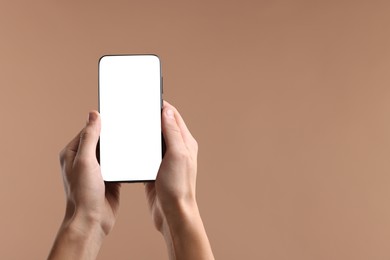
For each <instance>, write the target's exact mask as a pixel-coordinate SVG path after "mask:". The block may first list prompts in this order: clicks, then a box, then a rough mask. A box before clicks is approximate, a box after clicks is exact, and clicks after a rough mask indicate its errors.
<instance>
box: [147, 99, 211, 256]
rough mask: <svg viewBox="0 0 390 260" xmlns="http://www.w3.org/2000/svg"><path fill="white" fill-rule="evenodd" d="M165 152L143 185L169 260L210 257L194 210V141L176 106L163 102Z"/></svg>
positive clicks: (198, 216)
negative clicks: (153, 175)
mask: <svg viewBox="0 0 390 260" xmlns="http://www.w3.org/2000/svg"><path fill="white" fill-rule="evenodd" d="M162 131H163V136H164V140H165V143H166V152H165V155H164V158H163V161H162V163H161V166H160V169H159V172H158V175H157V179H156V181H155V182H149V183H146V184H145V191H146V195H147V199H148V203H149V207H150V209H151V213H152V218H153V221H154V224H155V226H156V228H157V230H158V231H160V232H161V233H162V234H163V236H164V238H165V241H166V243H167V247H168V249H169V254H170V258H171V259H214V257H213V254H212V251H211V247H210V243H209V241H208V238H207V235H206V231H205V229H204V226H203V222H202V219H201V217H200V213H199V210H198V206H197V202H196V196H195V188H196V174H197V154H198V144H197V142H196V140H195V139H194V137H193V136H192V135H191V133H190V131H189V130H188V128H187V126H186V124H185V122H184V120H183V118H182V117H181V115H180V114H179V112H178V111H177V109H176V108H174V107H173V106H172V105H170V104H169V103H168V102H166V101H164V106H163V112H162Z"/></svg>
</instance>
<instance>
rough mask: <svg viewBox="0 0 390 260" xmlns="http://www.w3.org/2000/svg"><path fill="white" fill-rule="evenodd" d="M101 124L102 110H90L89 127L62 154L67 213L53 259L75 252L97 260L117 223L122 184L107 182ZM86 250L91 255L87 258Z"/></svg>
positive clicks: (51, 256) (65, 256)
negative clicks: (98, 152) (100, 155)
mask: <svg viewBox="0 0 390 260" xmlns="http://www.w3.org/2000/svg"><path fill="white" fill-rule="evenodd" d="M100 127H101V122H100V116H99V113H98V112H96V111H93V112H90V113H89V118H88V121H87V123H86V126H85V127H84V128H83V129H82V131H81V132H80V133H79V134H78V135H77V136H76V137H75V138H74V139H73V140H72V141H71V142H70V143H69V144H68V145H67V146H66V147H65V148H64V149H63V150H62V151H61V153H60V162H61V168H62V177H63V181H64V188H65V195H66V212H65V217H64V220H63V223H62V226H61V228H60V231H59V233H58V235H57V238H56V242H55V244H54V246H53V249H52V252H51V254H50V256H49V258H50V259H58V258H57V257H59V258H61V257H64V259H66V258H68V259H76V258H69V257H70V256H73V254H72V253H74V256H76V255H77V259H85V258H89V257H88V256H90V258H91V259H93V258H94V255H95V256H96V255H97V253H98V251H99V249H100V244H101V243H102V239H103V238H104V237H105V236H106V235H107V234H108V233H109V232H110V231H111V229H112V228H113V226H114V223H115V220H116V216H117V214H118V209H119V190H120V184H119V183H106V184H105V183H104V181H103V178H102V176H101V172H100V165H99V163H98V161H97V159H96V146H97V143H98V140H99V135H100ZM70 238H71V239H70ZM77 239H79V241H77ZM71 242H74V243H73V244H72V243H71ZM87 244H88V245H87ZM83 245H84V247H82V246H83ZM72 246H73V247H72ZM73 249H74V250H73ZM83 252H85V253H87V254H88V256H87V255H85V257H84V258H83V256H82V255H83Z"/></svg>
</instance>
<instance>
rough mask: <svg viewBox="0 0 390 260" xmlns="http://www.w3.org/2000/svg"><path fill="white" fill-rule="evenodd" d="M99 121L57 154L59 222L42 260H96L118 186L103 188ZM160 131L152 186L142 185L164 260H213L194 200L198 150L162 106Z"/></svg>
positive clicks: (91, 120)
mask: <svg viewBox="0 0 390 260" xmlns="http://www.w3.org/2000/svg"><path fill="white" fill-rule="evenodd" d="M100 125H101V123H100V116H99V113H98V112H96V111H92V112H90V113H89V117H88V120H87V123H86V126H85V127H84V128H83V129H82V130H81V132H80V133H79V134H78V135H76V137H75V138H74V139H73V140H72V141H71V142H70V143H69V144H68V145H67V146H66V147H65V148H64V149H63V150H62V151H61V153H60V163H61V169H62V176H63V180H64V188H65V195H66V201H67V203H66V210H65V217H64V220H63V222H62V225H61V226H60V229H59V231H58V233H57V236H56V239H55V241H54V245H53V247H52V249H51V252H50V254H49V257H48V259H49V260H54V259H96V256H97V255H98V253H99V250H100V247H101V245H102V243H103V240H104V238H105V237H106V236H107V235H108V234H109V233H110V231H111V230H112V228H113V226H114V224H115V220H116V217H117V215H118V209H119V197H120V196H119V193H120V184H118V183H104V181H103V179H102V176H101V172H100V165H99V163H98V161H97V159H96V154H95V150H96V145H97V142H98V140H99V135H100ZM162 131H163V135H164V139H165V142H166V153H165V155H164V158H163V161H162V163H161V166H160V169H159V172H158V175H157V179H156V181H155V182H151V183H147V184H145V193H146V197H147V202H148V205H149V208H150V211H151V215H152V219H153V222H154V225H155V227H156V229H157V230H158V231H159V232H160V233H161V234H162V235H163V236H164V239H165V242H166V244H167V248H168V254H169V257H170V259H183V260H184V259H185V260H191V259H198V260H199V259H214V256H213V253H212V251H211V247H210V243H209V241H208V238H207V234H206V231H205V229H204V226H203V223H202V219H201V217H200V213H199V209H198V206H197V202H196V197H195V188H196V173H197V153H198V144H197V142H196V141H195V139H194V138H193V137H192V135H191V133H190V132H189V130H188V128H187V127H186V125H185V123H184V120H183V119H182V117H181V116H180V114H179V112H178V111H177V110H176V109H175V108H174V107H173V106H172V105H170V104H169V103H168V102H165V101H164V108H163V113H162Z"/></svg>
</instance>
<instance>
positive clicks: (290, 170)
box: [0, 0, 390, 260]
mask: <svg viewBox="0 0 390 260" xmlns="http://www.w3.org/2000/svg"><path fill="white" fill-rule="evenodd" d="M389 13H390V4H389V3H388V1H365V3H364V2H362V1H297V0H295V1H284V2H283V1H267V0H264V1H150V0H149V1H148V0H146V1H138V2H135V1H133V2H132V1H108V0H107V1H75V0H73V1H65V0H62V1H61V0H56V1H54V0H52V1H28V0H25V1H17V0H16V1H1V3H0V39H1V40H0V54H1V55H0V72H1V76H0V86H1V92H0V93H1V94H0V118H1V128H0V129H1V130H0V131H1V132H0V133H1V135H0V156H1V157H0V158H1V159H0V172H1V178H2V180H1V188H0V205H1V217H0V219H1V222H0V223H1V224H0V228H1V236H0V248H1V250H0V259H43V258H45V257H46V256H47V253H48V251H49V249H50V247H51V245H52V241H53V238H54V236H55V234H56V231H57V229H58V227H59V225H60V222H61V220H62V216H63V212H64V195H63V188H62V182H61V178H60V170H59V163H58V152H59V151H60V149H61V148H62V147H63V146H64V145H65V144H66V143H67V142H68V141H69V140H70V139H71V138H72V137H73V136H74V135H75V134H76V133H77V131H79V129H81V127H82V126H83V124H84V122H85V120H86V117H87V113H88V111H89V110H90V109H96V108H97V62H98V59H99V57H100V56H101V55H103V54H115V53H156V54H159V55H160V57H161V58H162V62H163V63H162V66H163V74H164V83H165V98H166V99H167V100H169V101H170V102H172V103H173V104H175V105H176V106H177V107H178V108H179V110H180V111H181V112H182V114H183V116H184V118H185V119H186V121H187V122H188V125H189V127H190V129H191V130H192V132H193V134H194V136H195V137H196V138H197V140H198V141H199V144H200V155H199V178H198V201H199V205H200V209H201V213H202V216H203V220H204V222H205V225H206V228H207V231H208V234H209V237H210V240H211V243H212V246H213V249H214V252H215V255H216V258H217V259H278V260H279V259H289V260H291V259H293V260H294V259H297V260H298V259H299V260H304V259H308V260H309V259H310V260H311V259H340V260H341V259H354V260H358V259H365V260H367V259H390V250H389V248H390V189H389V187H390V174H389V171H390V160H389V158H390V102H389V101H390V87H389V83H390V73H389V68H390V16H389ZM121 199H122V204H121V210H120V216H119V218H118V221H117V224H116V226H115V229H114V231H113V232H112V234H110V236H109V237H108V238H107V239H106V241H105V243H104V245H103V248H102V250H101V253H100V256H99V259H167V258H166V253H165V245H164V243H163V240H162V238H161V236H160V235H159V234H158V233H157V232H156V231H154V229H153V226H152V224H151V223H152V222H151V219H150V216H149V213H148V211H147V208H146V204H145V198H144V194H143V185H142V184H126V185H124V187H123V189H122V196H121Z"/></svg>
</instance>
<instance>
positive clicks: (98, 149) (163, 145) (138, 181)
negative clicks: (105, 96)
mask: <svg viewBox="0 0 390 260" xmlns="http://www.w3.org/2000/svg"><path fill="white" fill-rule="evenodd" d="M147 55H149V56H156V57H157V58H158V60H159V63H160V108H161V109H160V113H161V114H162V110H163V93H164V90H163V76H162V65H161V64H162V62H161V58H160V57H159V56H158V55H157V54H154V53H138V54H105V55H103V56H101V57H100V58H99V60H98V111H99V113H100V67H99V66H100V61H101V60H102V59H103V58H104V57H109V56H147ZM165 149H166V145H165V141H164V137H163V133H162V126H161V161H162V159H163V157H164V154H165ZM96 159H97V161H98V163H99V165H100V136H99V140H98V143H97V145H96ZM156 178H157V175H156ZM104 182H105V183H140V182H143V183H146V182H155V180H133V181H132V180H117V181H106V180H104Z"/></svg>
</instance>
